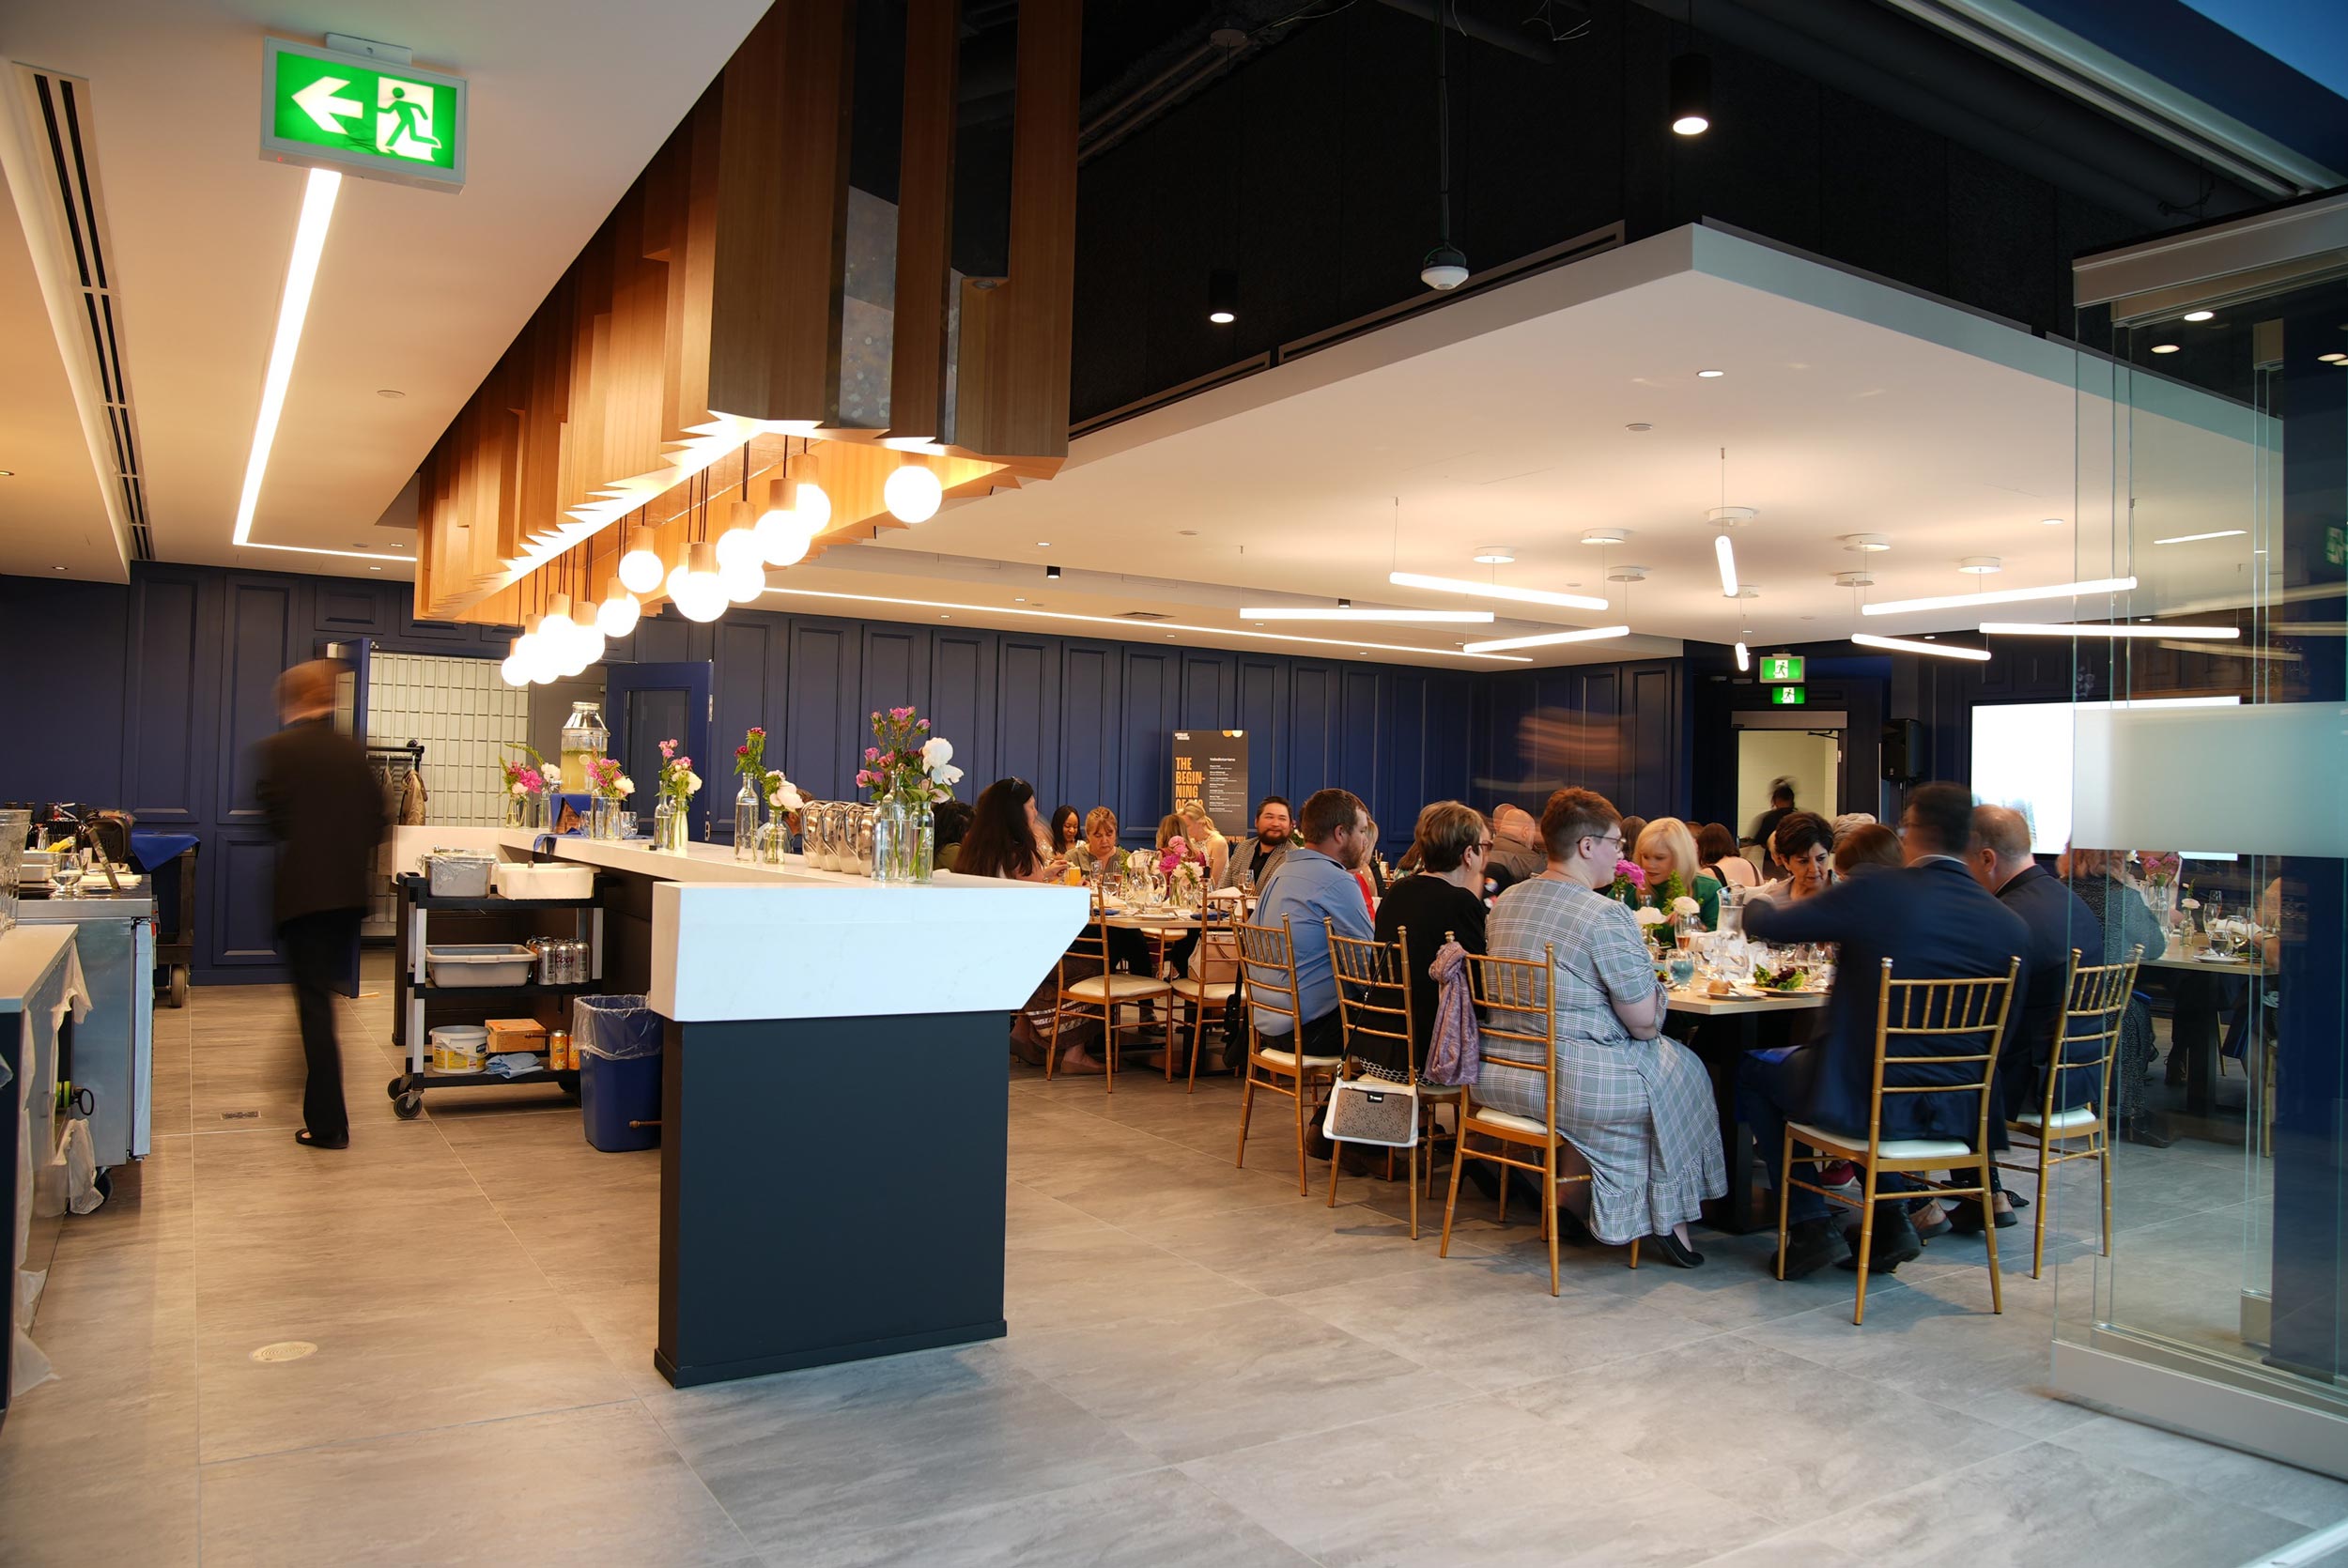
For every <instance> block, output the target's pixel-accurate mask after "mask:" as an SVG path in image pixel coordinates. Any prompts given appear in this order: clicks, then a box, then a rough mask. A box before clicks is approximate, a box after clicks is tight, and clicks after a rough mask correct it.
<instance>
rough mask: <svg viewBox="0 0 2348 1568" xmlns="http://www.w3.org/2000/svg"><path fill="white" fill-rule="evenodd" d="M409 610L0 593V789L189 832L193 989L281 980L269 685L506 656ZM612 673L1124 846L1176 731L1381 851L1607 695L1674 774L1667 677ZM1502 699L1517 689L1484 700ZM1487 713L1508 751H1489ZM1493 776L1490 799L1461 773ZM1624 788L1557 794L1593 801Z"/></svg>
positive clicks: (667, 639) (749, 656) (310, 580)
mask: <svg viewBox="0 0 2348 1568" xmlns="http://www.w3.org/2000/svg"><path fill="white" fill-rule="evenodd" d="M411 602H412V601H411V599H410V597H409V590H408V588H407V585H406V584H404V583H395V582H369V581H363V580H358V581H354V580H351V579H348V578H334V577H304V576H286V575H280V574H273V573H259V572H231V571H224V570H220V569H216V568H209V567H196V566H173V565H154V566H140V567H138V568H136V569H135V570H134V572H133V574H132V576H131V583H130V584H129V586H128V587H120V586H109V585H105V584H86V583H61V582H55V581H51V580H45V579H39V578H26V577H6V576H0V677H5V679H6V681H7V684H8V690H9V691H10V693H11V700H10V702H9V704H8V713H9V715H10V716H11V717H12V718H13V720H14V723H13V724H12V725H11V730H12V731H13V733H14V734H15V735H17V736H18V737H19V743H18V744H16V745H13V746H10V747H9V748H8V749H6V750H5V751H0V799H17V800H46V799H57V798H86V799H90V800H95V801H106V802H115V803H119V804H120V805H122V806H125V807H128V808H130V809H131V810H133V811H135V812H137V813H138V815H139V817H140V819H141V821H143V822H147V823H150V824H154V825H184V826H186V827H188V828H190V829H191V830H192V831H193V832H196V833H198V834H200V835H201V836H202V837H203V838H204V849H203V852H202V853H201V855H200V856H199V859H198V867H199V875H198V910H199V912H200V913H199V920H200V922H201V929H200V930H199V931H198V933H197V940H198V944H199V945H198V955H197V969H196V972H197V978H198V980H199V981H201V982H203V983H209V984H219V983H223V982H235V981H244V980H252V981H259V980H273V979H278V978H282V977H283V970H282V968H281V966H280V965H279V962H278V960H277V957H276V954H275V952H274V950H273V947H272V944H271V940H270V938H271V932H270V920H269V888H270V867H271V865H272V856H273V851H272V850H271V848H270V840H269V834H268V830H267V828H266V826H265V824H264V823H263V822H261V820H260V817H259V814H258V812H257V809H256V808H255V803H254V800H253V795H252V777H251V772H250V755H251V749H252V746H253V745H254V743H255V742H256V741H258V740H259V739H260V738H261V737H262V736H264V735H266V734H268V733H269V732H270V730H273V729H274V728H275V727H276V715H275V712H274V709H273V706H272V703H271V695H270V693H271V685H272V684H273V683H274V681H275V679H276V677H277V674H278V672H279V671H280V670H281V669H284V668H285V667H286V664H288V663H290V662H292V661H294V660H296V659H300V658H306V657H310V656H312V655H313V654H315V653H317V651H318V647H319V644H321V643H322V642H324V641H327V640H329V639H332V638H345V637H353V636H360V637H368V638H374V639H375V641H376V646H377V647H378V648H379V649H384V650H390V651H394V652H412V653H456V654H468V653H471V654H478V655H480V656H482V657H488V658H495V657H500V656H502V654H503V653H504V644H505V638H506V637H507V636H508V635H510V631H509V630H502V629H499V628H490V627H473V626H459V625H446V624H440V623H430V622H419V621H417V620H415V619H414V617H413V615H412V613H411V610H410V606H411ZM611 656H612V657H613V658H614V659H629V658H632V659H636V660H640V661H657V660H674V659H708V660H710V661H711V662H712V664H713V666H714V677H715V678H714V682H713V689H712V697H713V701H714V702H715V705H716V710H717V712H716V727H715V736H716V739H717V741H718V744H720V745H721V746H724V747H726V748H730V747H731V746H732V744H733V742H734V739H736V738H738V736H739V735H740V733H741V731H742V730H746V729H748V728H749V726H750V725H752V724H764V725H765V726H766V727H767V729H768V730H769V731H770V733H771V734H772V735H773V736H774V737H775V742H774V743H772V744H771V745H770V749H769V753H768V754H769V756H770V758H772V759H773V760H774V761H775V762H776V763H777V764H778V765H780V766H781V767H783V768H785V769H786V770H787V771H788V772H789V773H790V775H791V776H792V777H793V778H794V779H795V780H796V781H797V782H798V783H799V784H800V786H801V787H802V788H804V789H806V790H808V791H809V792H811V793H813V794H815V795H818V796H823V797H829V798H835V799H837V798H846V797H849V796H852V795H853V794H854V793H855V790H854V779H855V776H856V768H857V756H858V754H859V753H860V752H861V750H862V748H863V746H864V745H865V742H866V739H867V729H866V725H867V715H870V714H871V712H872V711H873V709H874V708H879V707H887V706H890V705H893V704H898V703H905V702H910V703H913V704H914V705H916V706H918V707H919V708H920V709H921V710H922V712H923V713H925V714H927V715H930V717H931V719H932V722H933V723H934V724H935V728H936V731H937V732H938V733H940V734H943V735H945V736H947V737H948V738H949V739H950V740H951V741H952V742H953V743H954V746H955V750H956V754H957V758H956V760H957V761H959V763H960V764H961V766H962V767H963V769H964V770H965V774H966V776H967V777H966V780H965V786H964V792H965V796H967V795H969V794H971V793H974V792H976V790H977V789H979V788H981V787H982V786H983V785H984V784H985V783H986V782H987V781H989V780H991V779H993V778H996V777H999V776H1003V775H1005V774H1016V775H1018V776H1021V777H1024V778H1026V779H1027V780H1029V781H1030V782H1032V783H1033V784H1034V785H1035V786H1036V792H1037V794H1038V796H1039V797H1040V798H1041V799H1042V801H1043V803H1044V805H1045V806H1046V807H1050V806H1054V805H1058V804H1059V803H1061V802H1067V803H1068V804H1071V805H1074V806H1076V807H1079V808H1089V807H1093V806H1096V805H1106V806H1109V807H1113V808H1114V809H1115V810H1116V811H1117V814H1118V817H1119V820H1120V823H1121V824H1122V825H1123V827H1124V828H1125V830H1126V836H1127V838H1128V839H1129V840H1130V841H1132V842H1135V843H1140V842H1145V841H1147V840H1148V839H1149V838H1150V837H1151V835H1152V834H1153V833H1154V831H1155V828H1156V824H1157V821H1158V818H1159V817H1160V816H1161V815H1163V814H1164V812H1165V811H1166V807H1167V805H1168V803H1169V798H1170V795H1171V773H1172V758H1171V745H1172V743H1171V731H1173V730H1177V729H1244V730H1247V731H1248V732H1249V735H1250V738H1251V743H1252V744H1251V763H1252V773H1253V777H1252V778H1251V784H1252V786H1253V788H1254V791H1255V792H1256V793H1258V794H1261V793H1264V792H1268V791H1269V792H1278V793H1281V794H1285V795H1288V796H1290V798H1291V799H1293V800H1299V801H1301V800H1302V799H1303V798H1304V797H1305V795H1307V794H1310V793H1311V792H1313V791H1314V790H1317V789H1320V788H1321V787H1322V786H1324V785H1328V784H1341V785H1343V786H1345V787H1347V788H1349V789H1352V790H1353V791H1354V792H1357V793H1359V794H1361V795H1362V796H1363V797H1364V798H1365V799H1367V801H1368V802H1369V805H1370V808H1371V810H1372V811H1373V812H1375V813H1377V815H1378V817H1379V820H1380V825H1381V827H1382V829H1383V838H1384V843H1385V847H1386V848H1387V850H1388V852H1389V853H1399V852H1400V850H1401V849H1402V848H1403V847H1404V846H1405V845H1406V844H1407V843H1408V842H1409V838H1410V830H1411V824H1412V822H1413V818H1414V817H1415V815H1416V813H1417V811H1418V808H1419V807H1421V806H1422V805H1424V804H1425V803H1426V802H1428V801H1430V800H1437V799H1443V798H1446V797H1458V798H1462V799H1467V800H1471V801H1474V802H1476V803H1477V804H1480V805H1487V806H1488V805H1490V804H1491V800H1492V799H1494V798H1500V797H1501V796H1504V795H1507V796H1513V798H1524V799H1528V800H1529V801H1530V802H1531V803H1532V804H1535V805H1537V804H1538V795H1539V794H1542V793H1546V791H1547V789H1548V788H1553V787H1554V784H1553V783H1544V782H1543V780H1544V778H1545V777H1546V776H1547V775H1546V774H1545V773H1544V772H1543V770H1544V769H1548V770H1551V771H1554V767H1555V765H1556V764H1557V763H1558V762H1559V761H1560V760H1559V759H1558V758H1556V757H1554V756H1552V755H1550V754H1549V752H1547V751H1545V750H1544V751H1542V752H1541V753H1540V754H1539V755H1537V757H1536V758H1535V759H1534V760H1533V761H1532V762H1531V764H1530V765H1529V766H1526V765H1521V764H1519V763H1517V762H1513V761H1512V762H1509V763H1508V764H1507V765H1506V768H1505V769H1503V768H1502V766H1501V764H1500V763H1498V762H1496V761H1494V759H1495V758H1496V757H1499V756H1505V755H1506V753H1507V752H1508V751H1509V749H1510V748H1511V747H1512V746H1514V744H1515V740H1516V736H1517V734H1518V732H1519V731H1520V730H1525V732H1527V733H1530V734H1533V735H1535V736H1536V737H1537V738H1539V740H1540V745H1541V746H1544V747H1546V746H1549V744H1550V740H1551V739H1552V738H1553V737H1554V736H1556V735H1558V734H1561V733H1565V732H1567V731H1568V730H1569V729H1570V725H1569V724H1568V723H1567V721H1568V719H1569V718H1570V717H1571V716H1572V712H1573V711H1575V710H1571V709H1570V707H1569V705H1571V704H1574V703H1580V702H1596V703H1598V704H1599V706H1600V708H1601V710H1602V715H1603V717H1602V721H1601V722H1602V725H1604V726H1611V727H1612V732H1614V733H1616V734H1617V735H1618V737H1619V738H1618V741H1617V743H1616V749H1615V751H1614V752H1612V753H1610V755H1616V756H1630V755H1633V754H1636V755H1639V756H1641V757H1643V758H1644V759H1645V760H1644V761H1638V762H1636V763H1632V764H1628V765H1629V767H1630V776H1632V777H1634V778H1636V779H1639V780H1643V781H1647V782H1651V783H1652V790H1653V792H1655V793H1666V792H1670V791H1671V790H1673V789H1675V788H1676V789H1678V790H1679V791H1680V792H1684V779H1683V780H1682V781H1681V782H1680V784H1678V785H1676V786H1674V785H1671V784H1668V783H1666V782H1664V781H1663V774H1664V773H1667V772H1669V771H1670V770H1672V769H1675V768H1679V767H1681V766H1682V761H1681V760H1682V759H1684V757H1685V754H1686V752H1685V746H1684V745H1683V744H1682V743H1681V742H1680V741H1679V740H1678V739H1677V738H1676V734H1677V727H1678V725H1679V723H1680V713H1681V706H1680V703H1679V699H1678V688H1677V679H1676V675H1675V674H1674V672H1673V667H1672V665H1671V663H1670V662H1669V661H1661V662H1654V663H1647V664H1639V665H1627V666H1599V667H1589V668H1586V669H1579V670H1555V671H1544V672H1541V673H1540V674H1538V675H1510V676H1505V677H1494V676H1491V675H1489V674H1486V673H1483V672H1480V671H1467V670H1444V669H1412V668H1402V667H1396V666H1385V665H1373V664H1370V663H1369V662H1368V661H1367V660H1360V661H1356V662H1354V663H1351V664H1348V663H1345V662H1342V661H1329V660H1321V659H1306V658H1296V657H1291V656H1290V655H1287V654H1280V653H1227V652H1219V651H1215V650H1212V649H1197V648H1180V647H1158V646H1153V645H1149V644H1140V643H1129V642H1105V641H1095V640H1092V639H1089V638H1063V637H1057V636H1051V635H1047V634H1029V633H1019V632H992V631H982V630H978V629H974V628H968V627H961V626H956V625H952V624H950V623H938V624H935V625H921V624H905V623H889V622H865V621H846V620H834V619H830V618H826V617H815V616H801V615H791V614H783V613H777V612H765V611H744V610H734V611H732V612H730V613H728V614H727V615H726V616H725V618H724V619H723V620H721V621H719V622H718V623H714V624H712V625H706V626H702V625H694V624H692V623H687V622H685V621H683V620H679V619H674V618H666V619H661V620H655V621H647V622H644V623H642V624H641V626H640V627H639V628H638V630H637V632H636V633H635V634H634V635H633V636H632V637H630V638H627V639H626V641H625V642H624V643H622V644H619V645H615V646H614V648H613V649H612V651H611ZM1495 684H1501V685H1505V686H1506V688H1507V690H1508V691H1509V692H1510V693H1515V692H1516V691H1518V689H1519V688H1520V687H1522V691H1523V692H1524V693H1525V694H1527V696H1526V698H1525V699H1522V700H1520V699H1518V698H1517V697H1514V696H1510V697H1508V698H1506V699H1503V700H1500V701H1499V702H1497V703H1495V701H1494V699H1493V698H1492V695H1491V692H1489V691H1488V690H1487V688H1488V687H1491V686H1493V685H1495ZM1502 713H1505V714H1506V719H1505V727H1506V730H1507V731H1508V734H1507V737H1506V740H1505V741H1504V742H1496V741H1495V738H1494V735H1493V733H1492V730H1491V720H1492V716H1493V715H1495V714H1502ZM1527 715H1531V717H1532V720H1533V722H1532V723H1531V725H1530V727H1529V729H1527V727H1526V725H1525V722H1524V721H1525V718H1526V716H1527ZM1581 750H1582V751H1583V752H1585V753H1586V752H1587V750H1588V748H1587V747H1583V748H1581ZM1585 760H1586V759H1585ZM430 765H431V764H430V759H429V758H427V759H426V760H425V767H426V770H427V775H428V772H429V768H430ZM1613 765H1614V766H1615V767H1616V768H1617V769H1619V768H1620V767H1622V766H1624V765H1625V764H1622V763H1620V762H1617V763H1615V764H1613ZM1658 770H1661V771H1658ZM1496 772H1506V775H1507V776H1508V777H1509V780H1510V783H1509V785H1508V787H1507V788H1506V789H1501V790H1498V791H1496V790H1495V788H1494V787H1493V786H1492V785H1491V784H1490V783H1489V782H1485V783H1479V782H1476V781H1475V780H1476V779H1477V778H1478V777H1479V776H1481V777H1485V778H1489V777H1491V776H1493V775H1494V774H1495V773H1496ZM711 776H712V779H713V785H712V787H713V788H718V789H720V790H723V789H724V787H725V785H726V784H727V783H728V782H729V780H728V778H727V776H726V775H725V774H724V773H723V771H722V768H718V769H714V770H712V775H711ZM1617 776H1618V773H1605V774H1599V773H1587V774H1585V775H1584V776H1577V777H1575V778H1572V779H1570V780H1568V779H1565V778H1563V777H1560V778H1559V779H1558V780H1557V781H1559V782H1566V781H1570V782H1584V781H1587V782H1592V783H1594V784H1597V785H1598V786H1599V787H1600V788H1607V787H1609V786H1610V785H1611V784H1613V782H1614V779H1615V778H1616V777H1617ZM1647 782H1643V783H1642V786H1641V787H1642V788H1646V787H1647ZM1616 787H1618V786H1616Z"/></svg>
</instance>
